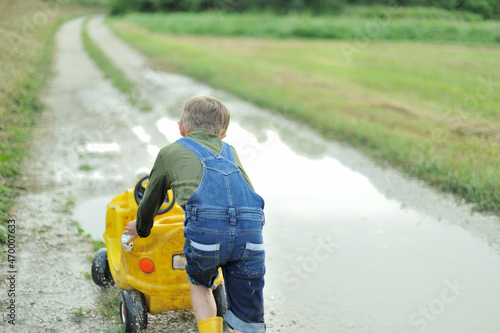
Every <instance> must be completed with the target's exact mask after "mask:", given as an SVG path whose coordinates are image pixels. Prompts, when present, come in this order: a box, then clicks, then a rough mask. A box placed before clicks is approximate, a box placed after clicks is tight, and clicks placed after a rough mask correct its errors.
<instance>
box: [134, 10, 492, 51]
mask: <svg viewBox="0 0 500 333" xmlns="http://www.w3.org/2000/svg"><path fill="white" fill-rule="evenodd" d="M124 19H125V20H126V21H127V22H131V23H133V24H135V25H137V26H140V27H143V28H145V29H148V30H149V31H152V32H157V33H169V34H176V35H217V36H246V37H259V38H261V37H262V38H302V39H304V38H320V39H353V40H355V39H359V40H363V41H364V40H366V39H369V40H398V41H399V40H413V41H428V42H433V43H436V42H453V43H461V44H470V45H478V44H481V45H499V44H500V22H498V21H483V20H482V19H481V17H480V16H479V15H476V14H471V13H463V12H450V11H446V10H443V9H436V8H399V7H395V8H392V7H386V8H383V7H373V8H370V7H369V8H367V7H354V8H350V10H346V12H345V13H344V14H343V15H342V16H319V17H318V16H312V15H307V14H295V15H286V16H282V15H275V14H272V13H258V14H255V13H243V14H241V13H224V12H217V11H215V12H208V13H171V14H164V13H156V14H148V13H130V14H127V15H126V16H125V17H124Z"/></svg>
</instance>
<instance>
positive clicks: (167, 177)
mask: <svg viewBox="0 0 500 333" xmlns="http://www.w3.org/2000/svg"><path fill="white" fill-rule="evenodd" d="M188 137H190V138H192V139H194V140H196V141H198V142H199V143H201V144H202V145H203V146H205V147H206V148H208V149H209V150H210V151H212V152H213V153H215V154H217V155H219V153H220V151H221V149H222V140H221V138H220V137H219V136H218V135H215V134H210V133H209V132H207V131H205V130H203V129H196V130H194V131H192V132H191V133H190V134H189V135H188ZM231 148H233V147H231ZM233 151H234V155H235V157H236V163H237V164H238V167H239V168H240V170H241V172H242V174H243V177H244V178H245V180H246V181H247V182H248V184H249V185H250V186H251V187H252V183H251V182H250V179H249V178H248V176H247V174H246V172H245V170H244V169H243V166H242V165H241V162H240V160H239V158H238V155H237V154H236V151H235V149H234V148H233ZM202 176H203V166H202V164H201V162H200V160H199V159H198V157H196V156H195V155H194V154H193V153H191V152H190V151H189V150H188V149H186V148H185V147H184V146H182V145H180V144H179V143H176V142H174V143H172V144H170V145H168V146H165V147H163V148H162V149H161V150H160V152H159V154H158V156H157V157H156V161H155V164H154V166H153V169H152V170H151V174H150V178H149V183H148V186H147V187H146V191H145V192H144V197H143V198H142V201H141V204H140V205H139V209H138V210H137V223H136V229H137V233H138V235H139V236H140V237H147V236H148V235H149V233H150V232H151V228H152V227H153V222H154V217H155V216H156V213H157V212H158V210H159V209H160V207H161V205H162V204H163V201H164V200H165V196H166V194H167V191H168V190H169V189H173V190H174V192H175V196H176V200H177V203H178V204H179V205H180V206H181V207H183V208H184V206H185V205H186V202H187V201H188V199H189V198H190V197H191V195H192V194H193V193H194V191H196V189H197V188H198V187H199V185H200V182H201V178H202ZM252 188H253V187H252Z"/></svg>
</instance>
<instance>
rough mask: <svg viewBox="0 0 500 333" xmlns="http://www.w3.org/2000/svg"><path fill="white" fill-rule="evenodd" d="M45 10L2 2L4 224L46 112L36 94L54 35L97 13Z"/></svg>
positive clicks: (25, 1)
mask: <svg viewBox="0 0 500 333" xmlns="http://www.w3.org/2000/svg"><path fill="white" fill-rule="evenodd" d="M42 8H45V7H40V6H38V2H37V1H33V0H19V1H2V2H1V3H0V73H1V74H0V193H2V195H1V196H0V224H4V223H5V221H6V220H7V219H8V217H9V210H10V208H11V207H12V204H13V202H14V199H15V197H16V195H17V194H18V193H19V191H20V190H21V189H22V188H21V186H20V184H19V181H20V178H21V171H20V170H21V163H22V160H23V156H24V154H25V152H26V144H27V142H28V140H29V136H30V130H31V127H32V125H33V124H34V122H35V118H36V115H37V114H38V113H40V112H41V111H42V110H43V105H42V104H41V103H40V102H39V100H38V95H39V93H40V92H41V90H42V89H43V87H44V85H45V83H46V81H47V79H48V77H49V74H50V66H51V61H52V53H53V51H54V43H53V38H54V35H55V33H56V31H57V29H58V27H59V26H60V25H61V24H62V23H63V22H64V21H65V20H67V19H69V18H72V17H74V16H75V15H78V14H81V13H90V12H96V11H98V9H96V8H93V7H92V8H88V7H81V6H79V5H75V4H64V5H54V4H50V7H48V8H49V9H50V11H46V12H44V10H43V9H42ZM40 14H42V15H43V14H45V15H43V18H44V19H46V20H45V21H43V22H44V24H42V23H40V22H41V21H40V22H39V21H35V18H40V17H41V15H40ZM35 23H36V24H37V25H36V26H35Z"/></svg>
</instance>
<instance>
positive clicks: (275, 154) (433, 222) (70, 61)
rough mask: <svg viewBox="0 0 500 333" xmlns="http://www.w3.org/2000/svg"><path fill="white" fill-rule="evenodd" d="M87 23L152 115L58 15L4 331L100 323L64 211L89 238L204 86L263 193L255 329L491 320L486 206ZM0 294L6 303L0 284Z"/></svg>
mask: <svg viewBox="0 0 500 333" xmlns="http://www.w3.org/2000/svg"><path fill="white" fill-rule="evenodd" d="M102 19H103V18H102V17H94V18H92V19H91V20H90V21H89V24H88V32H89V35H90V37H91V38H92V39H93V40H94V41H95V42H96V43H97V44H98V46H99V47H100V48H101V49H102V50H103V51H104V52H105V53H106V54H107V56H108V57H109V58H111V59H112V60H113V61H114V62H115V63H116V64H117V65H118V66H119V67H120V68H121V69H122V70H123V71H124V72H125V73H126V74H127V76H128V77H129V78H130V79H131V80H132V81H134V82H135V83H136V84H137V89H136V91H134V92H133V94H134V95H135V96H136V97H137V98H139V99H144V100H145V101H147V102H148V103H149V104H150V105H151V106H152V110H151V111H148V112H144V111H140V110H137V109H136V108H134V107H132V106H130V105H129V104H128V102H127V96H123V95H122V94H120V93H119V92H118V91H117V90H116V89H115V88H114V87H113V86H112V85H111V84H110V82H109V81H108V80H106V79H104V78H103V76H102V74H101V73H100V71H99V70H98V69H97V68H96V66H95V65H94V63H93V62H92V61H91V60H90V59H89V57H88V56H87V55H86V53H85V52H84V50H83V47H82V44H81V38H80V35H81V28H82V22H83V18H79V19H75V20H72V21H70V22H68V23H66V24H65V25H63V26H62V28H61V30H60V31H59V33H58V35H57V56H56V58H55V63H54V66H55V67H54V71H55V73H54V78H53V80H52V81H51V83H50V84H49V87H48V89H47V91H46V94H45V95H44V101H45V103H46V104H47V106H48V109H47V110H46V111H45V112H44V113H43V115H42V116H41V118H40V119H39V120H38V122H37V125H36V128H35V132H34V134H33V142H32V148H31V152H30V156H29V158H27V159H26V161H25V179H24V186H25V187H26V188H27V189H28V191H26V192H25V193H24V194H23V195H22V196H21V197H20V198H19V200H18V204H17V209H16V210H15V221H16V227H17V231H16V242H17V243H16V256H17V259H16V262H15V266H16V267H15V268H16V270H17V273H16V279H15V289H16V296H15V302H16V303H15V304H16V312H15V313H16V326H12V325H10V324H8V323H7V322H6V320H8V318H7V317H6V316H5V315H4V318H3V320H4V321H3V322H2V323H1V326H0V327H2V326H3V327H5V328H6V329H7V331H8V332H30V333H31V332H104V331H106V330H107V329H110V328H112V327H114V323H113V321H114V319H106V318H104V317H103V316H102V315H101V314H100V312H99V311H98V310H97V307H96V304H97V298H98V296H99V291H98V289H97V288H96V287H95V286H94V285H93V283H92V282H91V280H89V279H88V278H86V277H85V273H88V272H90V261H89V259H88V256H89V255H90V256H91V255H92V249H91V248H92V245H91V242H90V241H89V240H88V239H87V238H86V237H84V236H82V235H78V232H77V227H76V225H75V223H74V222H73V221H74V220H76V221H77V222H78V223H79V225H80V227H81V228H83V230H85V233H90V234H91V235H92V236H93V237H94V238H96V239H98V238H100V237H101V235H102V232H103V230H104V214H105V205H106V203H107V202H108V201H109V200H110V199H111V198H112V197H113V196H115V195H116V194H118V193H120V192H122V191H123V190H124V189H126V188H128V187H130V186H131V181H132V174H133V172H134V171H135V170H136V169H138V168H140V167H151V165H152V163H153V161H154V158H155V156H156V153H157V152H158V150H159V149H160V148H161V147H162V146H164V145H166V144H168V143H169V142H173V141H175V140H176V139H177V138H179V135H178V132H177V128H176V120H177V119H178V117H179V115H180V109H181V107H182V104H183V103H184V101H185V100H186V99H187V98H188V97H190V96H193V95H205V94H210V95H216V96H218V97H220V98H221V99H223V100H224V101H225V102H226V104H227V105H228V107H229V109H230V110H231V112H232V123H231V126H230V129H229V132H228V137H227V141H228V142H229V143H230V144H232V145H234V146H235V147H236V148H237V150H238V151H239V153H240V158H241V159H242V161H243V164H244V165H245V167H246V169H247V172H248V173H249V175H250V177H251V178H252V181H253V183H254V185H255V187H256V188H257V190H258V192H259V193H261V194H262V195H263V196H264V198H265V199H266V220H267V224H266V231H265V232H266V234H265V236H266V243H267V248H266V255H267V259H266V260H267V266H268V273H267V280H266V281H267V287H266V320H267V323H268V331H269V332H367V333H373V332H384V333H392V332H394V333H402V332H408V333H409V332H441V333H445V332H446V333H447V332H454V333H459V332H463V333H465V332H472V331H475V332H483V333H496V332H498V331H500V320H499V319H498V316H497V314H496V309H498V307H499V306H500V258H499V254H500V223H499V222H500V221H499V219H498V217H495V216H485V215H480V214H473V213H470V209H471V207H470V206H468V205H464V204H457V203H456V202H455V200H454V199H453V198H452V197H450V196H448V195H442V194H439V193H436V192H435V191H433V190H432V189H429V188H427V187H426V186H424V185H422V184H421V183H420V182H418V181H414V180H409V179H407V178H405V177H403V176H401V175H400V174H399V173H398V172H395V171H394V170H390V169H383V168H380V167H378V166H377V165H376V164H374V163H373V162H372V161H370V160H369V159H367V158H366V157H364V156H363V155H362V154H360V153H359V152H357V151H355V150H353V149H350V148H347V147H344V146H342V145H339V144H336V143H332V142H326V141H325V140H323V139H322V138H321V137H319V136H318V135H317V134H315V133H314V132H312V131H310V130H309V129H308V128H306V127H304V126H302V125H300V124H297V123H294V122H290V121H288V120H285V119H282V118H280V117H278V116H273V115H271V114H270V113H268V112H266V111H265V110H260V109H258V108H256V107H255V106H253V105H250V104H248V103H245V102H243V101H241V100H239V99H237V98H235V97H234V96H231V95H229V94H227V93H225V92H223V91H219V90H216V89H213V88H211V87H209V86H206V85H204V84H200V83H198V82H196V81H194V80H191V79H189V78H187V77H184V76H181V75H177V74H169V73H162V72H160V71H155V70H153V69H151V68H149V67H148V66H147V61H146V59H145V58H144V57H143V56H142V55H140V54H138V53H137V52H135V51H134V50H132V49H130V48H129V47H128V46H126V45H125V44H123V43H122V42H121V41H119V40H118V39H116V37H114V36H113V35H112V34H111V33H110V31H109V29H108V28H107V27H106V26H105V24H103V21H102ZM73 203H74V205H73ZM6 272H7V269H6V268H5V266H3V267H2V271H1V272H0V274H6ZM5 287H7V285H5ZM4 289H5V288H4ZM1 299H2V301H3V303H4V304H5V305H8V302H9V301H10V298H7V297H6V293H4V294H2V297H1ZM318 300H320V301H318ZM80 309H81V310H80ZM150 321H151V324H150V328H148V332H160V331H162V332H190V331H195V330H194V327H195V325H194V319H193V317H192V316H190V314H189V313H188V312H181V313H171V314H166V315H161V316H155V317H152V316H150ZM3 327H2V329H3Z"/></svg>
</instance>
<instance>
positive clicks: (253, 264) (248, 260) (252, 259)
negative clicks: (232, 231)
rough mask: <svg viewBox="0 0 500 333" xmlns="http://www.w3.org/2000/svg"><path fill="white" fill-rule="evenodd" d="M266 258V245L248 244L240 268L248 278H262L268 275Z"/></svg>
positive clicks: (239, 264)
mask: <svg viewBox="0 0 500 333" xmlns="http://www.w3.org/2000/svg"><path fill="white" fill-rule="evenodd" d="M265 258H266V251H265V248H264V244H254V243H246V246H245V252H243V256H242V257H241V260H240V262H239V263H238V268H239V269H240V271H241V273H243V274H245V275H246V276H248V277H251V278H258V277H262V276H264V274H265V273H266V265H265Z"/></svg>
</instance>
